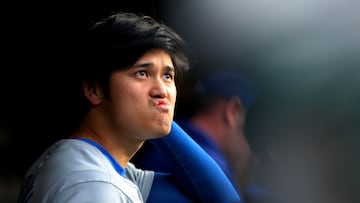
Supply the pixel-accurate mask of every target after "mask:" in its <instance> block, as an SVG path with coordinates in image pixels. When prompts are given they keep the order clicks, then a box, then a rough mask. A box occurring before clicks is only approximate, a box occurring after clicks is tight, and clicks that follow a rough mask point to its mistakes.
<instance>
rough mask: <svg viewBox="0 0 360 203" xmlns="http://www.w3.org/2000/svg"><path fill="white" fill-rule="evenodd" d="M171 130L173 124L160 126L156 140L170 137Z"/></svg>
mask: <svg viewBox="0 0 360 203" xmlns="http://www.w3.org/2000/svg"><path fill="white" fill-rule="evenodd" d="M170 130H171V123H170V124H163V125H159V126H158V129H156V130H155V131H156V132H155V133H154V138H160V137H164V136H166V135H168V134H169V133H170Z"/></svg>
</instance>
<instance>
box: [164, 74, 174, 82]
mask: <svg viewBox="0 0 360 203" xmlns="http://www.w3.org/2000/svg"><path fill="white" fill-rule="evenodd" d="M163 77H164V79H165V80H168V81H172V80H173V78H174V75H173V74H171V73H165V74H164V76H163Z"/></svg>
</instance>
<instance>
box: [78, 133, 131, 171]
mask: <svg viewBox="0 0 360 203" xmlns="http://www.w3.org/2000/svg"><path fill="white" fill-rule="evenodd" d="M75 139H77V140H82V141H84V142H87V143H89V144H91V145H93V146H94V147H96V148H98V149H99V150H100V151H101V152H102V153H103V154H104V155H105V157H106V158H107V159H108V160H109V161H110V163H111V165H112V166H113V167H114V169H115V171H116V172H118V174H120V175H121V176H124V175H125V173H126V170H125V169H124V168H123V167H121V165H120V164H119V163H118V162H117V161H116V160H115V159H114V157H112V156H111V154H109V152H107V151H106V149H104V148H103V147H102V146H101V145H99V144H98V143H96V142H94V141H92V140H89V139H86V138H75Z"/></svg>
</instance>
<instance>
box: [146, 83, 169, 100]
mask: <svg viewBox="0 0 360 203" xmlns="http://www.w3.org/2000/svg"><path fill="white" fill-rule="evenodd" d="M167 93H168V90H167V87H166V85H165V84H164V82H163V81H162V80H161V79H154V80H152V84H151V89H150V96H151V97H154V98H165V97H166V96H167Z"/></svg>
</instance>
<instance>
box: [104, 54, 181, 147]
mask: <svg viewBox="0 0 360 203" xmlns="http://www.w3.org/2000/svg"><path fill="white" fill-rule="evenodd" d="M174 74H175V72H174V65H173V63H172V60H171V58H170V55H169V54H168V53H166V52H165V51H163V50H161V49H152V50H150V51H148V52H146V53H145V54H144V55H143V56H142V57H140V58H139V59H138V60H137V61H136V63H135V64H134V66H133V67H131V68H130V69H126V70H119V71H114V72H113V73H112V74H111V76H110V82H109V93H110V99H109V100H105V102H104V104H103V106H104V111H105V113H106V115H108V117H109V118H110V119H109V121H110V122H111V125H110V126H112V127H113V129H112V130H115V131H116V133H117V134H119V135H120V136H129V139H136V140H146V139H149V138H158V137H161V136H164V135H166V134H168V133H169V132H170V128H171V122H172V119H173V115H174V108H175V101H176V86H175V81H174Z"/></svg>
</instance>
